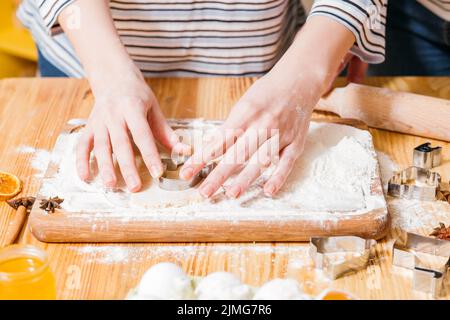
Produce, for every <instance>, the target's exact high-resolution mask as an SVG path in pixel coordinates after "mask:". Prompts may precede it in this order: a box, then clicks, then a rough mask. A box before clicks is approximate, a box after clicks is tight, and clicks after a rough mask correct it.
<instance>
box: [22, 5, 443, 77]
mask: <svg viewBox="0 0 450 320" xmlns="http://www.w3.org/2000/svg"><path fill="white" fill-rule="evenodd" d="M387 1H388V0H316V1H315V3H314V5H313V7H312V9H311V13H310V16H315V15H322V16H327V17H330V18H331V19H334V20H335V21H338V22H339V23H341V24H343V25H344V26H346V27H347V28H348V29H349V30H350V31H351V32H352V33H353V34H354V35H355V38H356V41H355V45H354V46H353V48H352V49H351V51H352V53H354V54H356V55H357V56H359V57H360V58H361V59H363V60H364V61H366V62H369V63H380V62H382V61H383V60H384V48H385V38H384V36H385V25H386V6H387ZM391 1H395V0H391ZM417 1H419V2H421V3H422V4H423V5H424V6H426V7H427V8H428V9H430V10H432V11H433V12H434V13H435V14H436V15H439V16H440V17H442V18H444V19H446V20H450V19H449V13H450V8H449V7H450V1H448V0H417ZM72 2H74V0H23V1H22V4H21V5H20V7H19V10H18V17H19V19H20V20H21V21H22V23H23V24H24V25H25V26H26V27H27V28H29V29H30V30H31V32H32V35H33V37H34V39H35V41H36V43H37V46H38V47H39V49H40V51H41V52H42V54H43V55H44V56H45V58H47V59H48V60H49V61H50V62H51V63H53V64H54V65H55V66H56V67H58V68H59V69H61V70H62V71H63V72H64V73H66V74H67V75H68V76H71V77H83V76H84V72H83V68H82V66H81V63H80V62H79V60H78V59H77V57H76V54H75V52H74V49H73V47H72V45H71V44H70V42H69V41H68V39H67V37H66V36H65V34H64V33H63V32H61V28H60V27H59V25H58V16H59V14H60V13H61V11H62V10H63V9H64V8H66V7H67V6H68V5H70V4H71V3H72ZM109 7H110V10H111V14H112V18H113V20H114V23H115V26H116V28H117V30H118V33H119V36H120V38H121V41H122V42H123V44H124V45H125V47H126V49H127V51H128V53H129V54H130V56H131V58H132V59H133V60H134V61H135V63H136V64H137V66H138V67H139V68H140V69H141V70H142V72H143V73H144V75H145V76H148V77H151V76H259V75H262V74H264V73H266V72H267V71H268V70H270V69H271V68H272V67H273V65H274V64H275V63H276V62H277V61H278V59H279V58H280V57H281V55H282V54H283V53H284V52H285V50H286V49H287V48H288V47H289V45H290V44H291V42H292V41H293V38H294V36H295V34H296V33H297V31H298V30H299V28H300V27H301V26H302V25H303V24H304V23H305V20H306V13H305V11H304V9H303V6H302V5H301V0H153V1H146V0H111V1H110V3H109ZM93 32H95V31H93Z"/></svg>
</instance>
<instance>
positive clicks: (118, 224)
mask: <svg viewBox="0 0 450 320" xmlns="http://www.w3.org/2000/svg"><path fill="white" fill-rule="evenodd" d="M318 121H326V122H332V123H340V124H345V125H350V126H354V127H358V128H360V129H363V130H368V128H367V126H366V125H365V124H364V123H362V122H360V121H357V120H351V119H338V120H323V119H321V120H318ZM74 129H76V128H75V126H74V125H71V126H70V125H69V126H67V127H66V128H65V129H64V131H63V134H68V133H70V132H72V131H73V130H74ZM58 166H59V164H58V163H50V165H49V167H48V169H47V172H46V175H45V177H44V179H43V181H44V182H43V183H45V180H46V179H47V178H51V177H52V176H53V175H54V174H56V172H57V171H58ZM372 181H373V183H372V186H371V192H372V195H374V196H377V197H380V199H381V201H382V202H383V203H384V204H385V201H384V195H383V190H382V184H381V180H380V174H379V170H377V171H376V176H375V177H373V179H372ZM41 199H43V196H42V194H41V192H39V193H38V195H37V201H36V202H35V205H34V207H33V208H32V210H31V214H30V221H29V225H30V229H31V232H32V233H33V234H34V236H35V237H36V238H37V239H39V240H40V241H44V242H253V241H258V242H269V241H270V242H274V241H283V242H285V241H307V240H309V238H310V237H311V236H333V235H356V236H361V237H364V238H374V239H379V238H382V237H383V236H384V235H385V234H386V232H387V230H388V226H389V215H388V211H387V207H386V205H384V206H383V207H381V208H378V209H375V210H369V211H367V212H364V213H361V214H354V213H351V212H348V213H346V212H339V213H333V214H332V215H327V216H325V218H324V219H317V218H315V219H311V215H309V214H299V215H298V216H297V215H295V217H294V218H292V217H290V218H289V219H280V218H279V214H280V213H279V212H276V211H274V212H273V214H272V213H271V214H270V216H269V217H267V215H266V216H265V218H264V219H261V218H257V217H255V218H252V219H249V218H248V217H246V218H245V219H239V218H235V219H217V218H215V219H208V218H205V215H202V217H203V218H196V219H192V218H191V219H188V220H186V219H173V217H170V218H167V220H165V219H164V217H163V218H158V219H149V216H151V211H150V212H149V213H148V214H146V215H136V216H133V219H129V216H125V215H123V216H121V215H120V214H119V215H117V214H114V215H111V216H109V215H108V214H106V213H103V214H102V212H89V211H84V212H66V211H64V210H57V211H56V212H55V213H52V214H48V213H47V212H45V211H43V210H41V209H40V208H39V202H40V200H41ZM180 210H182V208H180ZM128 214H129V213H128ZM214 214H215V212H211V213H210V215H211V217H213V216H214ZM92 215H96V216H101V217H102V218H101V219H96V220H95V227H94V226H93V222H92V219H90V218H91V217H92Z"/></svg>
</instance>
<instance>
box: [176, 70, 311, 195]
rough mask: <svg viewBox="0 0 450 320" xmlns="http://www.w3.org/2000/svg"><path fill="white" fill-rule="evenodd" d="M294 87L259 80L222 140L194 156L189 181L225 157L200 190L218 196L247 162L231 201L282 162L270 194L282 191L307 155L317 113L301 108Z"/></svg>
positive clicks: (223, 131)
mask: <svg viewBox="0 0 450 320" xmlns="http://www.w3.org/2000/svg"><path fill="white" fill-rule="evenodd" d="M288 83H293V82H290V81H284V79H282V78H277V76H274V75H272V74H270V73H269V74H268V75H266V76H264V77H263V78H261V79H259V80H258V81H257V82H255V83H254V84H253V85H252V86H251V88H250V89H249V90H248V91H247V92H246V93H245V95H244V96H243V97H242V98H241V99H240V100H239V101H238V103H237V104H236V105H235V106H234V108H233V109H232V111H231V114H230V115H229V117H228V119H227V120H226V122H225V124H224V125H223V127H222V128H221V132H220V135H218V136H217V137H215V138H214V139H211V141H210V142H206V143H204V145H203V146H202V148H201V150H199V151H196V152H194V154H193V156H192V157H191V158H190V159H189V160H188V162H187V163H186V164H185V166H184V167H183V169H182V172H181V176H182V177H183V178H185V179H189V177H191V176H192V175H194V174H196V173H197V172H198V171H199V170H200V169H201V168H202V167H203V166H204V165H205V163H208V162H209V161H210V160H212V159H214V158H215V157H216V156H218V155H221V154H223V153H224V152H225V153H224V157H223V158H222V160H221V161H220V163H219V164H218V166H217V167H216V168H215V169H214V170H213V171H212V172H211V173H210V174H209V175H208V177H207V178H206V179H205V181H204V182H203V183H202V185H201V186H200V193H201V194H202V196H204V197H210V196H211V195H213V194H214V193H215V192H216V191H217V189H219V188H220V186H222V185H223V184H224V182H225V181H226V180H227V179H228V178H229V177H230V176H231V175H232V174H234V173H236V172H237V171H239V170H240V169H241V168H242V165H243V164H244V162H245V161H247V160H248V162H247V164H246V165H245V167H244V168H243V169H242V171H240V173H239V174H238V175H237V177H236V179H234V180H233V183H232V185H231V186H230V187H229V188H227V195H228V196H230V197H233V198H236V197H239V195H241V194H242V193H243V192H245V190H247V189H248V188H249V186H250V185H251V184H252V182H254V180H255V179H256V178H258V177H259V176H260V175H261V173H262V171H263V170H264V169H266V168H267V167H268V166H269V165H270V164H271V163H276V169H275V171H274V172H273V174H272V176H271V177H270V178H269V180H268V181H267V182H266V183H265V185H264V192H265V194H267V195H269V196H272V195H274V194H275V193H276V192H277V191H278V190H279V189H280V188H281V186H282V185H283V184H284V182H285V181H286V179H287V177H288V175H289V173H290V171H291V170H292V168H293V165H294V162H295V160H296V159H297V158H298V157H299V156H300V154H301V153H302V151H303V147H304V143H305V136H306V133H307V130H308V125H309V120H310V116H311V112H312V108H307V107H302V106H300V105H299V103H300V101H299V95H298V92H297V89H295V88H294V87H293V86H289V85H286V84H288ZM278 156H279V161H276V160H277V158H278Z"/></svg>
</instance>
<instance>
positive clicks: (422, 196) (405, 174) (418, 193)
mask: <svg viewBox="0 0 450 320" xmlns="http://www.w3.org/2000/svg"><path fill="white" fill-rule="evenodd" d="M440 182H441V176H440V175H439V173H437V172H432V171H430V170H427V169H424V168H419V167H409V168H407V169H405V170H403V171H400V172H398V173H396V174H395V175H394V176H393V177H392V178H391V179H389V183H388V194H389V195H390V196H392V197H396V198H405V199H418V200H436V192H437V191H438V190H439V183H440Z"/></svg>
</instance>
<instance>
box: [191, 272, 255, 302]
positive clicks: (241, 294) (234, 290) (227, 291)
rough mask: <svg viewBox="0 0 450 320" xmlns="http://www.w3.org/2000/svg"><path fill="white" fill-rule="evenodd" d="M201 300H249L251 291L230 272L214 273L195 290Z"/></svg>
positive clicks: (204, 279)
mask: <svg viewBox="0 0 450 320" xmlns="http://www.w3.org/2000/svg"><path fill="white" fill-rule="evenodd" d="M195 294H196V296H197V299H199V300H248V299H251V295H252V292H251V289H250V287H249V286H247V285H245V284H242V283H241V282H240V280H239V279H238V277H236V276H235V275H234V274H232V273H229V272H214V273H211V274H209V275H207V276H206V277H205V278H203V279H202V280H201V281H200V282H199V284H198V285H197V287H196V288H195Z"/></svg>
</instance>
